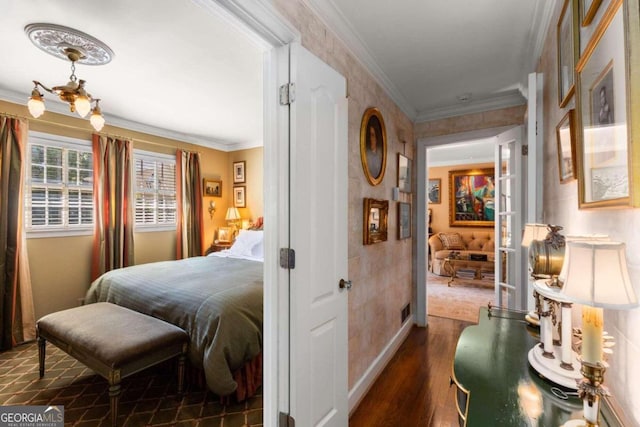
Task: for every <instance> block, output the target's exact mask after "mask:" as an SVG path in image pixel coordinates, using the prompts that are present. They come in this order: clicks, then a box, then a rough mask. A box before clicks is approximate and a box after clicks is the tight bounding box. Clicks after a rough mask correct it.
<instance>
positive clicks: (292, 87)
mask: <svg viewBox="0 0 640 427" xmlns="http://www.w3.org/2000/svg"><path fill="white" fill-rule="evenodd" d="M295 100H296V84H295V83H289V84H284V85H282V86H280V105H291V104H292V103H293V101H295Z"/></svg>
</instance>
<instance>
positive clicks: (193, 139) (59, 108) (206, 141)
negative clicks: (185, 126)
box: [0, 88, 262, 152]
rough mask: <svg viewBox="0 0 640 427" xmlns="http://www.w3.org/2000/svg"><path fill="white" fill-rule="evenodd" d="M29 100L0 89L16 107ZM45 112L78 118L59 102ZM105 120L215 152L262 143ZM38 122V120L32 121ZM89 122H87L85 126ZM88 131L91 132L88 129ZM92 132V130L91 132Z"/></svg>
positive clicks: (112, 118) (111, 118) (118, 119)
mask: <svg viewBox="0 0 640 427" xmlns="http://www.w3.org/2000/svg"><path fill="white" fill-rule="evenodd" d="M28 98H29V96H28V95H25V94H23V93H19V92H15V91H11V90H6V89H4V88H0V99H2V100H4V101H7V102H12V103H14V104H18V105H26V100H27V99H28ZM47 111H50V112H53V113H58V114H62V115H65V116H68V117H74V118H78V115H77V114H74V113H71V112H70V111H69V107H68V105H67V104H62V103H60V102H48V103H47ZM103 115H104V116H105V120H106V122H107V125H108V126H117V127H121V128H123V129H128V130H132V131H136V132H142V133H146V134H149V135H154V136H159V137H163V138H168V139H173V140H175V141H179V142H186V143H189V144H194V145H200V146H203V147H207V148H213V149H215V150H219V151H224V152H229V151H236V150H243V149H247V148H255V147H261V146H262V141H239V142H231V141H224V140H222V139H216V138H209V137H204V136H200V135H191V134H187V133H183V132H178V131H174V130H170V129H165V128H160V127H157V126H151V125H147V124H144V123H139V122H136V121H133V120H127V119H124V118H122V117H118V116H114V115H111V114H105V113H104V112H103ZM32 120H38V119H32ZM88 123H89V120H87V124H88ZM88 129H89V130H92V129H90V128H88ZM92 131H93V130H92Z"/></svg>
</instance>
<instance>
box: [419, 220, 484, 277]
mask: <svg viewBox="0 0 640 427" xmlns="http://www.w3.org/2000/svg"><path fill="white" fill-rule="evenodd" d="M452 234H457V235H458V236H459V239H458V238H456V236H452ZM443 235H444V236H443ZM445 244H448V246H445ZM494 245H495V243H494V239H493V230H491V231H462V232H446V233H444V232H443V233H436V234H434V235H433V236H431V237H430V238H429V252H430V257H431V259H430V262H429V271H431V272H432V273H434V274H438V275H440V276H448V275H449V274H450V272H448V271H445V270H444V268H443V262H444V259H445V258H448V257H449V255H450V254H451V252H458V253H459V254H460V255H461V257H463V258H464V257H466V256H467V255H469V254H486V255H487V261H491V262H492V261H493V260H494V259H495V254H494ZM461 267H464V266H461ZM491 271H493V270H491Z"/></svg>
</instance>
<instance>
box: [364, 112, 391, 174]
mask: <svg viewBox="0 0 640 427" xmlns="http://www.w3.org/2000/svg"><path fill="white" fill-rule="evenodd" d="M360 160H361V162H362V169H363V171H364V175H365V177H366V178H367V181H369V184H371V185H378V184H380V183H381V182H382V179H383V178H384V172H385V169H386V168H387V131H386V129H385V126H384V119H383V118H382V113H380V110H378V109H377V108H373V107H372V108H368V109H367V110H366V111H365V112H364V115H363V116H362V123H361V124H360Z"/></svg>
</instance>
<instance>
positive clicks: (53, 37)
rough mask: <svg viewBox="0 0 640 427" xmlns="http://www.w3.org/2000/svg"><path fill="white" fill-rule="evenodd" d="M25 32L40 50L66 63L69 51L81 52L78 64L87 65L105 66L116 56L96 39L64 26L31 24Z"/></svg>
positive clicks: (25, 28)
mask: <svg viewBox="0 0 640 427" xmlns="http://www.w3.org/2000/svg"><path fill="white" fill-rule="evenodd" d="M24 32H25V33H26V34H27V37H29V40H31V42H32V43H33V44H34V45H36V46H37V47H38V48H39V49H42V50H43V51H45V52H47V53H48V54H50V55H53V56H55V57H57V58H60V59H63V60H65V61H66V60H68V59H69V55H68V51H69V49H73V50H75V51H77V52H80V56H79V58H78V59H77V60H76V62H77V63H79V64H85V65H104V64H107V63H109V62H110V61H111V60H112V59H113V56H114V53H113V51H112V50H111V48H109V46H107V45H106V44H104V43H103V42H101V41H100V40H98V39H96V38H95V37H91V36H90V35H89V34H86V33H83V32H82V31H78V30H74V29H73V28H69V27H64V26H62V25H56V24H44V23H36V24H29V25H27V26H26V27H24Z"/></svg>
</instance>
